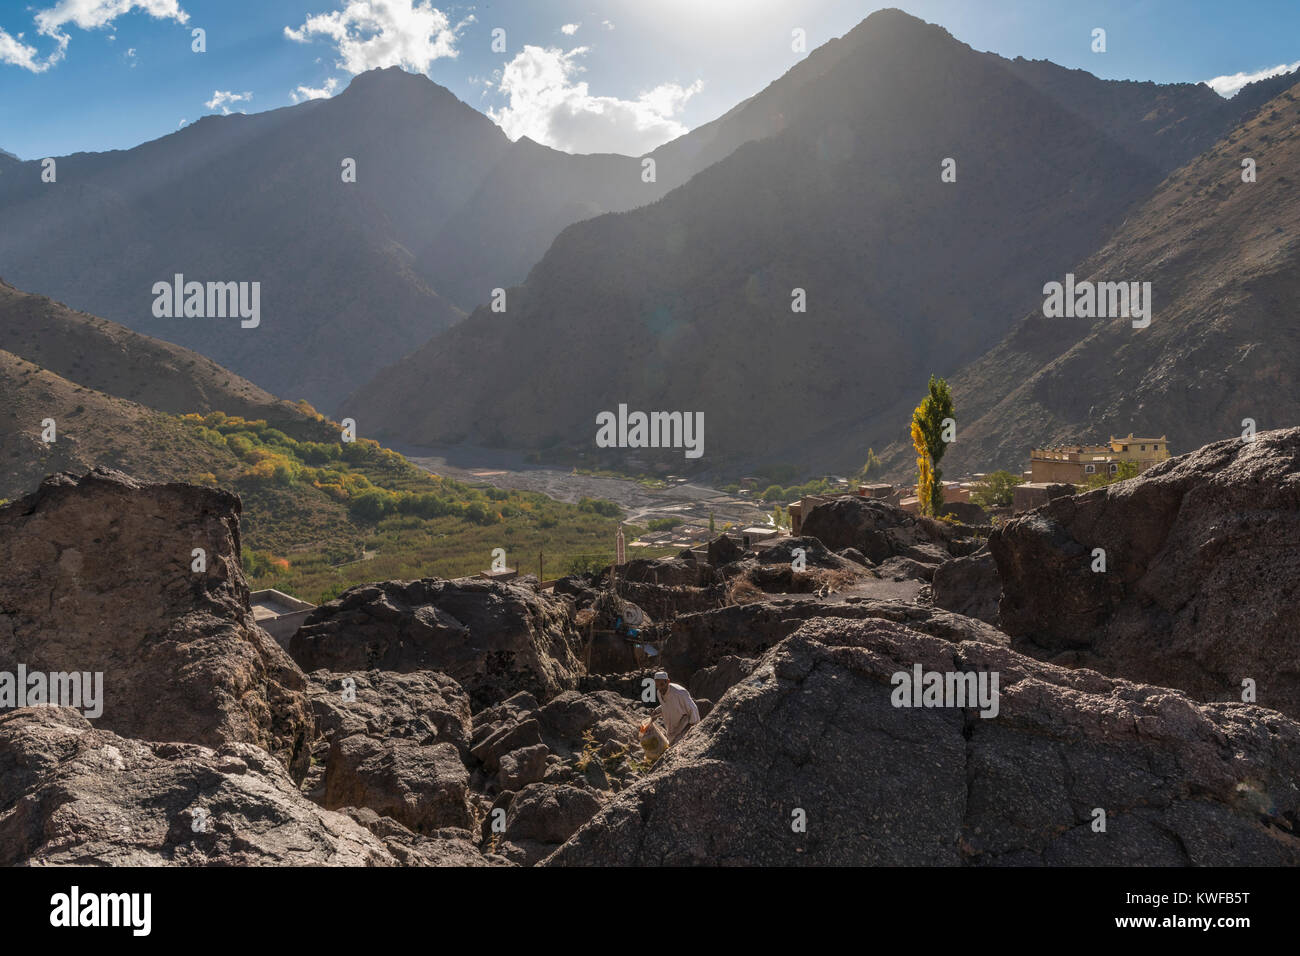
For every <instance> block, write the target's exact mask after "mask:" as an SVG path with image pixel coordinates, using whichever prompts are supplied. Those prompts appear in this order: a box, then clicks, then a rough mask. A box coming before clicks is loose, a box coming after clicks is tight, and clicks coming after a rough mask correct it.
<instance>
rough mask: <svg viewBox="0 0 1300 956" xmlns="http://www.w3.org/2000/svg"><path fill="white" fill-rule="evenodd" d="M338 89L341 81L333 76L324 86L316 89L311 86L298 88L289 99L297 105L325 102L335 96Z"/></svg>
mask: <svg viewBox="0 0 1300 956" xmlns="http://www.w3.org/2000/svg"><path fill="white" fill-rule="evenodd" d="M338 87H339V81H338V80H336V79H335V78H334V77H332V76H331V77H330V78H329V79H328V80H326V81H325V85H324V86H318V87H315V88H313V87H310V86H300V87H298V88H297V89H296V90H294V91H293V92H292V93H290V94H289V99H291V100H293V101H294V102H295V103H300V102H302V101H303V100H325V99H329V98H330V97H331V96H333V95H334V91H335V90H336V89H338Z"/></svg>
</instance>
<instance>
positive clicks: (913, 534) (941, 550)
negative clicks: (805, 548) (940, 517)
mask: <svg viewBox="0 0 1300 956" xmlns="http://www.w3.org/2000/svg"><path fill="white" fill-rule="evenodd" d="M802 531H803V533H804V534H805V535H808V536H811V537H814V538H817V539H819V540H820V541H821V542H822V544H824V545H826V547H828V548H830V549H831V550H832V551H840V550H842V549H844V548H854V549H856V550H857V551H859V552H861V553H862V554H863V555H864V556H865V557H866V558H868V559H869V560H870V561H872V562H874V563H876V564H883V563H884V562H887V561H889V560H890V559H891V558H908V559H911V560H912V561H914V562H916V563H917V565H919V566H921V567H923V568H924V569H925V571H926V574H927V577H926V580H929V576H930V575H933V573H934V569H935V568H936V567H938V566H939V565H940V564H942V563H943V562H944V561H947V560H948V559H949V558H952V557H962V556H964V555H967V554H971V553H973V552H974V551H976V550H977V549H978V548H979V547H980V545H981V544H982V541H981V539H980V538H979V537H977V536H976V535H975V534H974V533H973V531H972V530H971V529H970V528H967V527H966V526H964V525H960V524H957V525H954V524H950V523H948V522H945V521H936V520H934V519H933V518H927V517H924V516H917V515H913V514H909V513H908V512H906V511H904V510H903V509H902V508H899V507H898V506H897V505H891V504H886V503H885V502H883V501H879V500H877V499H874V498H859V497H858V496H856V495H846V496H844V497H841V498H835V499H833V500H831V501H826V502H823V503H821V504H818V505H815V506H813V508H812V509H811V510H810V511H809V512H808V514H807V515H806V516H805V517H804V520H803V527H802Z"/></svg>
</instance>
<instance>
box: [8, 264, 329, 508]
mask: <svg viewBox="0 0 1300 956" xmlns="http://www.w3.org/2000/svg"><path fill="white" fill-rule="evenodd" d="M0 407H3V409H4V412H3V413H0V497H13V496H14V495H16V494H21V493H23V492H26V491H30V490H31V489H32V488H34V487H35V486H36V484H37V483H38V482H39V481H40V480H41V479H42V478H43V477H45V476H46V475H48V474H51V473H53V472H57V471H65V470H74V471H84V470H87V469H89V468H91V467H93V466H95V465H105V466H108V467H115V468H123V469H125V470H127V471H130V472H132V473H134V474H138V475H141V476H144V477H148V478H152V479H155V480H171V479H186V478H193V477H194V476H195V475H199V474H203V473H205V472H210V473H217V474H225V473H233V472H234V471H235V470H236V469H237V467H238V465H239V462H238V461H237V460H236V459H235V458H234V457H233V456H232V455H230V454H229V453H228V452H226V450H225V449H224V448H222V449H216V448H214V447H213V446H212V445H211V444H210V443H208V442H205V441H203V440H201V438H200V436H199V434H198V433H197V432H196V430H195V429H194V428H191V427H187V426H185V425H184V424H182V422H181V421H180V420H179V419H178V418H177V416H178V415H180V414H184V413H187V412H200V413H201V412H212V411H221V412H225V413H227V414H229V415H237V416H240V417H242V418H248V419H265V420H266V421H267V423H268V424H269V425H272V426H275V427H279V428H281V429H285V430H287V431H290V432H293V433H297V434H299V435H302V436H303V437H307V436H310V437H313V438H320V437H322V435H323V434H324V432H323V431H322V426H321V424H320V423H319V422H318V421H317V420H316V419H315V417H314V416H313V415H311V414H309V413H308V412H307V411H306V410H305V409H302V408H300V407H298V406H296V405H292V404H290V403H288V402H282V401H280V400H279V399H277V398H276V397H275V396H273V395H271V394H269V393H267V392H265V391H263V390H262V389H260V388H258V387H257V386H255V385H253V384H252V383H251V382H248V381H246V380H244V379H242V378H240V377H239V376H237V375H235V374H234V373H232V372H230V371H229V370H227V369H224V368H221V367H220V366H219V365H216V364H215V363H214V362H212V361H211V360H210V359H207V358H204V357H203V356H202V355H198V354H197V353H194V352H190V351H188V350H186V349H183V348H180V347H179V346H176V345H171V344H170V343H167V342H160V341H158V340H156V339H151V338H149V337H148V336H144V335H140V334H138V333H136V332H132V331H131V330H129V329H127V328H124V327H123V326H120V325H118V324H117V323H115V322H109V321H107V320H105V319H101V318H99V317H98V316H94V315H88V314H86V313H82V312H75V311H73V310H72V309H69V308H68V307H67V306H65V305H63V304H62V303H60V302H54V301H52V300H50V299H48V298H46V297H45V296H39V295H32V294H30V293H26V292H22V291H20V290H18V289H16V288H14V287H13V286H12V285H10V284H9V283H7V282H5V281H3V280H0ZM50 418H52V419H54V422H55V439H56V440H55V441H54V442H51V443H47V442H44V441H42V431H43V430H44V425H43V423H44V421H45V420H46V419H50Z"/></svg>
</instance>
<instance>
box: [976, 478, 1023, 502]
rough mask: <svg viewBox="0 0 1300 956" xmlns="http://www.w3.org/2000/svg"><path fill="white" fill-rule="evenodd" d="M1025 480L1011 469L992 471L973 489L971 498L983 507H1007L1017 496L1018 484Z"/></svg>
mask: <svg viewBox="0 0 1300 956" xmlns="http://www.w3.org/2000/svg"><path fill="white" fill-rule="evenodd" d="M1023 481H1024V479H1023V478H1021V477H1019V476H1018V475H1013V474H1011V472H1009V471H1005V470H1003V471H995V472H992V473H990V474H988V475H985V476H984V478H983V480H981V481H979V482H978V483H977V484H976V485H975V487H974V489H972V490H971V493H970V500H971V501H973V502H975V504H977V505H979V506H980V507H982V508H1005V507H1007V506H1009V505H1010V504H1011V502H1012V499H1013V498H1014V497H1015V491H1014V490H1015V487H1016V485H1018V484H1021V483H1022V482H1023Z"/></svg>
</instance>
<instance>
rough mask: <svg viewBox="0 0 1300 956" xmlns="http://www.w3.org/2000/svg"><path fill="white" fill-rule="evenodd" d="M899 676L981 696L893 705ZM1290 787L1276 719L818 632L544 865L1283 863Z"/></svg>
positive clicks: (854, 633) (1292, 747)
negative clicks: (952, 702)
mask: <svg viewBox="0 0 1300 956" xmlns="http://www.w3.org/2000/svg"><path fill="white" fill-rule="evenodd" d="M918 668H919V669H920V671H921V672H922V673H923V674H926V673H937V674H939V675H948V674H970V675H972V677H973V678H974V679H975V680H976V681H980V680H983V681H984V682H985V683H984V687H985V689H986V690H987V691H991V690H992V689H993V687H994V685H993V684H992V678H993V675H997V677H998V684H997V685H996V689H997V693H996V694H991V693H990V694H989V695H988V696H986V697H985V698H984V699H983V700H982V701H981V702H980V703H981V704H986V705H988V706H983V707H977V706H966V707H960V706H946V707H945V706H929V707H923V706H899V704H900V703H901V702H904V701H906V702H909V703H910V702H912V701H913V700H914V698H913V697H912V696H911V695H910V694H903V693H902V692H903V690H904V688H903V687H902V686H901V684H900V679H899V677H898V676H897V675H906V676H909V677H910V676H911V675H914V674H915V673H916V672H917V669H918ZM940 680H941V682H944V681H946V680H947V678H946V676H945V677H941V678H940ZM923 684H924V682H923ZM922 700H924V698H922ZM972 703H973V702H972ZM994 704H996V706H994ZM985 714H987V715H989V716H984V715H985ZM1297 774H1300V724H1297V723H1296V722H1295V721H1292V720H1290V719H1288V718H1286V717H1283V716H1282V715H1281V714H1278V713H1277V712H1276V711H1270V710H1266V709H1264V708H1261V707H1257V706H1252V705H1247V704H1199V705H1198V704H1196V703H1195V702H1193V701H1192V700H1190V699H1189V698H1188V697H1187V696H1185V695H1184V694H1182V693H1180V692H1178V691H1173V690H1169V689H1167V688H1162V687H1152V686H1147V685H1139V684H1133V683H1130V682H1128V681H1124V680H1113V679H1110V678H1106V677H1103V676H1102V675H1100V674H1098V673H1096V672H1095V671H1090V670H1066V669H1064V668H1059V667H1054V666H1051V665H1048V664H1044V663H1041V662H1039V661H1035V660H1033V659H1032V658H1029V657H1025V656H1023V655H1020V654H1017V653H1016V652H1014V651H1012V650H1010V649H1009V648H1006V647H1002V646H999V645H997V644H990V643H983V642H978V641H968V642H965V643H963V644H960V645H956V644H953V643H951V642H949V641H946V640H943V639H941V638H936V637H931V636H929V635H926V634H921V633H919V632H917V631H913V630H911V629H910V628H907V627H904V626H902V625H900V624H895V623H893V622H890V621H884V620H863V621H844V620H832V619H818V620H813V621H810V622H808V623H807V624H805V625H804V626H803V627H802V628H801V629H800V630H799V631H797V632H796V633H795V634H793V635H792V636H790V637H789V638H787V639H786V640H784V641H782V642H781V643H780V644H778V645H777V646H776V647H774V648H772V649H771V650H770V651H768V652H767V653H766V654H764V655H763V657H762V658H761V659H760V660H759V662H758V665H757V667H756V668H755V670H754V671H753V672H752V673H751V674H750V675H749V676H748V677H746V678H744V679H743V680H742V681H740V682H739V683H738V684H736V685H734V686H733V687H732V688H731V689H730V690H729V691H727V693H726V695H725V696H724V697H723V698H722V700H720V701H719V702H718V704H717V707H716V708H715V710H714V711H713V713H711V714H710V715H709V716H708V717H707V718H705V719H704V720H703V721H702V722H701V723H700V725H699V726H697V727H696V728H695V729H694V730H693V731H692V732H691V733H690V734H689V735H688V736H687V737H686V738H685V739H684V740H682V741H681V742H680V743H678V744H677V746H675V747H673V748H672V749H670V750H669V751H668V753H667V754H666V755H665V756H664V757H663V758H661V759H660V761H659V762H658V763H657V764H656V765H655V767H654V769H653V770H652V771H651V772H650V773H649V774H648V775H647V776H646V777H645V778H644V779H643V780H641V781H640V782H639V783H637V784H635V785H633V786H632V787H630V788H629V789H627V790H625V791H623V792H622V793H621V794H619V795H618V796H616V797H615V798H613V799H612V800H611V801H610V802H609V803H607V804H606V805H605V806H604V807H603V808H602V809H601V811H600V812H599V813H597V815H596V816H595V817H593V818H592V819H591V820H590V821H589V822H588V823H587V824H586V825H584V826H583V828H582V829H581V830H579V831H578V832H577V833H576V834H574V836H573V837H572V838H570V839H569V840H568V841H567V842H566V843H565V844H564V845H563V846H562V847H560V848H559V849H558V850H557V851H556V852H555V853H554V854H553V855H551V856H550V857H549V858H548V859H547V860H546V863H547V864H548V865H601V866H605V865H642V866H646V865H648V866H658V865H681V864H707V865H726V864H734V865H786V866H788V865H798V864H804V865H971V864H976V865H1030V864H1040V865H1041V864H1048V865H1060V864H1086V865H1144V866H1151V865H1178V864H1182V865H1186V864H1198V865H1199V864H1204V865H1242V864H1268V865H1290V866H1294V865H1296V864H1297V863H1300V836H1297V834H1296V825H1297V820H1300V790H1297V788H1296V786H1295V779H1296V776H1297ZM1103 814H1104V816H1103Z"/></svg>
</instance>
